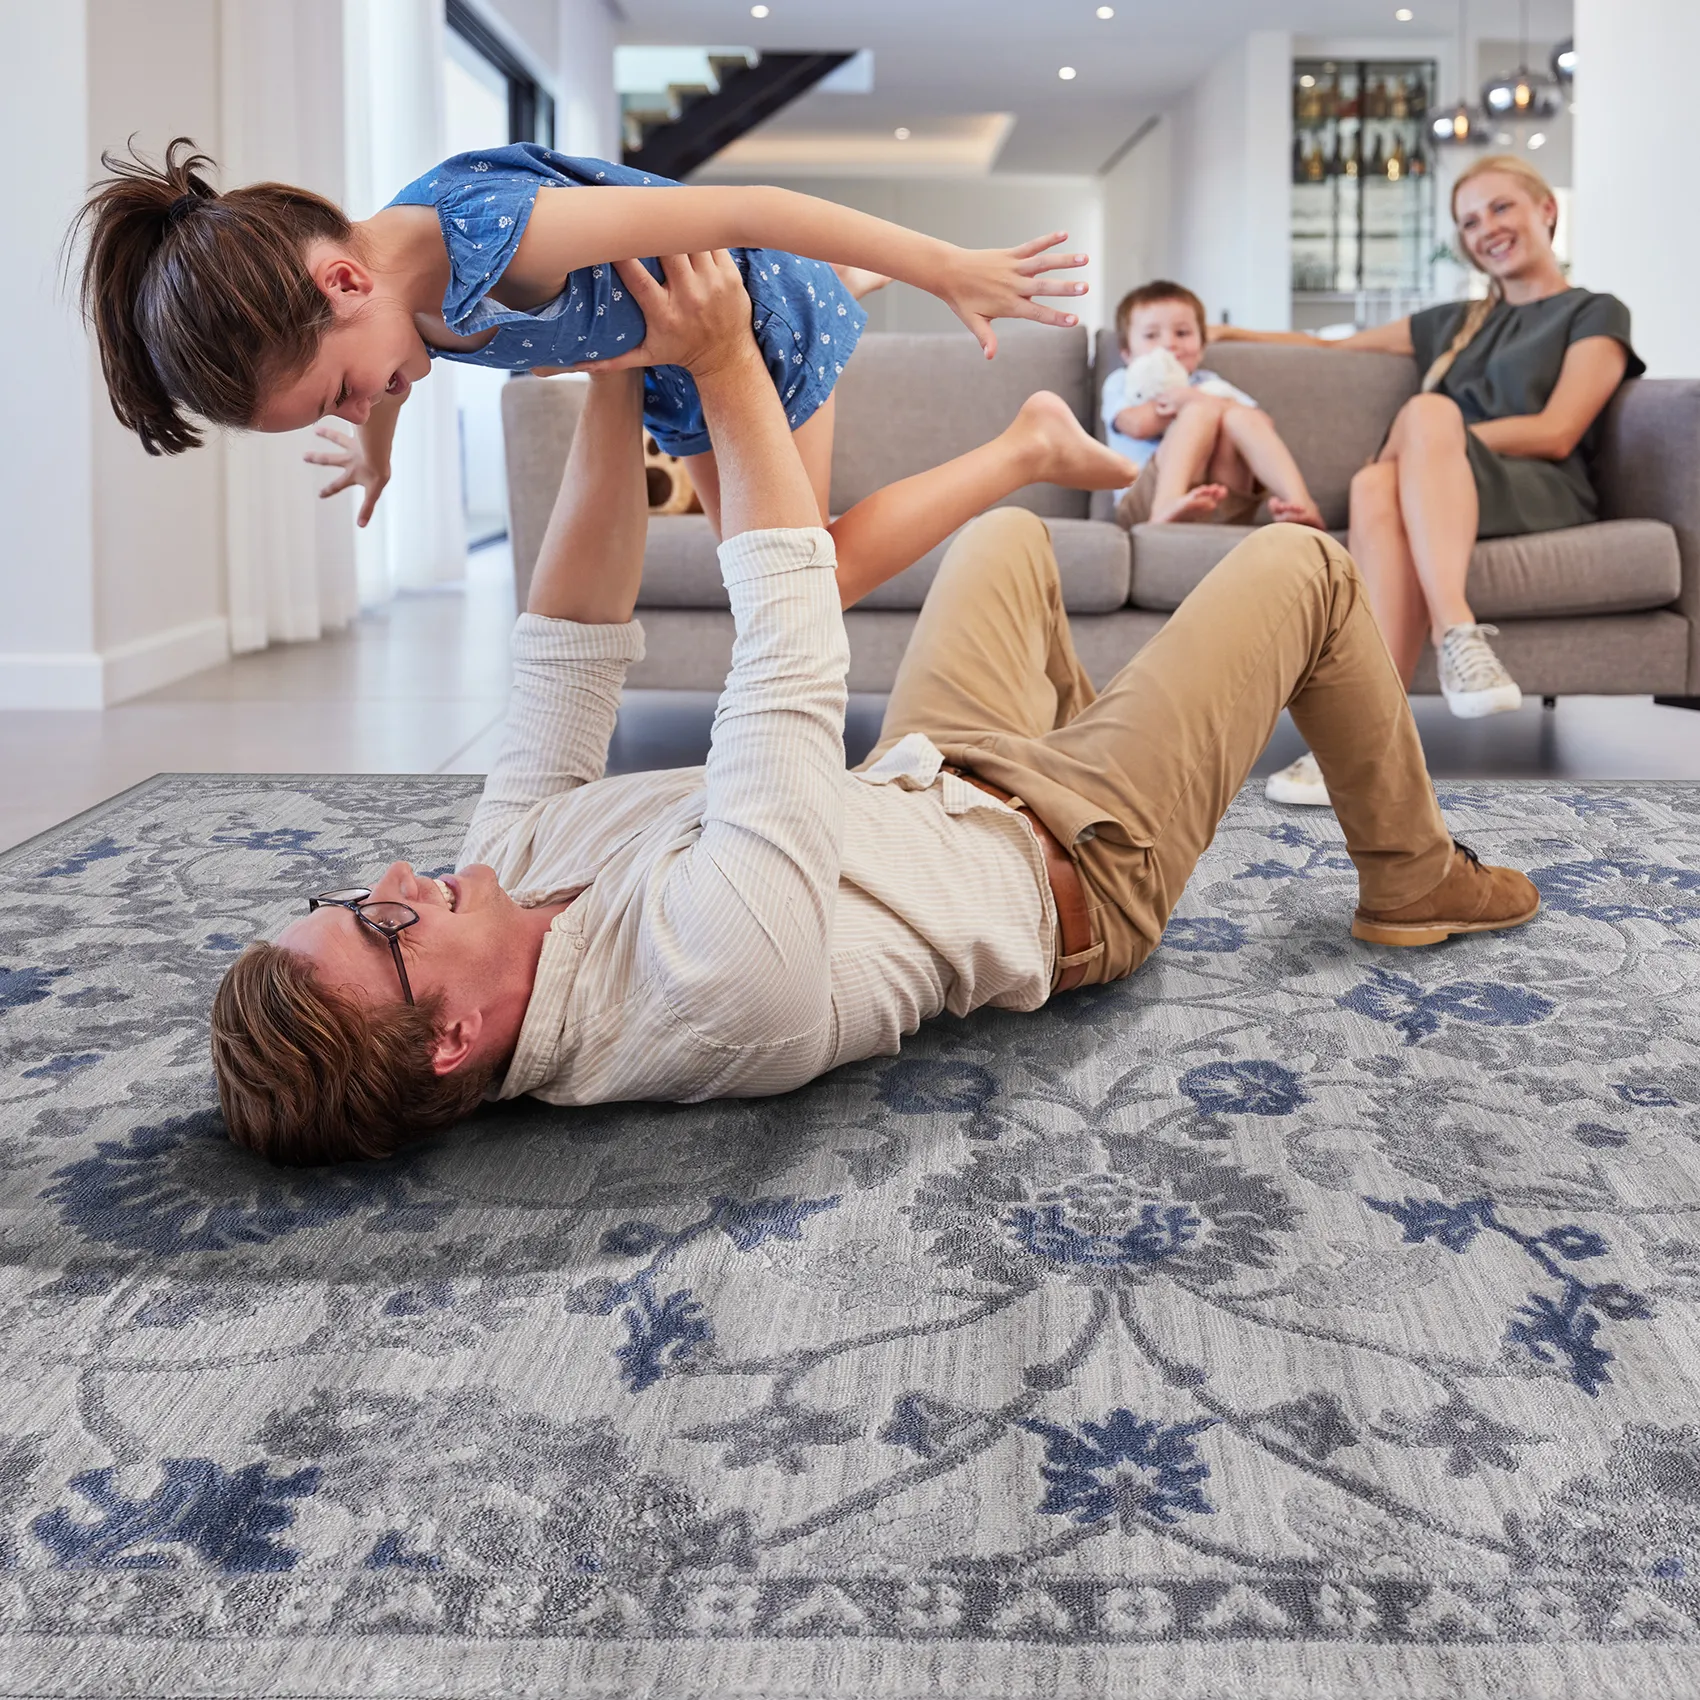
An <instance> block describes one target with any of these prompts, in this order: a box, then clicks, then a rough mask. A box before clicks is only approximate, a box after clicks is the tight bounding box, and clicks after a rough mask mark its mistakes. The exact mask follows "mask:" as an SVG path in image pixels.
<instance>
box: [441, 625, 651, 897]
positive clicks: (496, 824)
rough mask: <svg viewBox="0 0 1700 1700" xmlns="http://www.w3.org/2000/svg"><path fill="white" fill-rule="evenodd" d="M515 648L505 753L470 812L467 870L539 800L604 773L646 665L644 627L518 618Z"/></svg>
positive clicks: (465, 854) (464, 858)
mask: <svg viewBox="0 0 1700 1700" xmlns="http://www.w3.org/2000/svg"><path fill="white" fill-rule="evenodd" d="M512 648H513V662H514V678H513V685H512V687H511V688H510V690H509V693H508V712H507V719H506V722H505V724H504V729H503V738H502V747H501V753H500V754H499V755H498V756H497V757H496V761H495V764H494V766H492V767H491V769H490V776H489V778H488V779H486V780H485V782H484V792H483V795H482V796H481V797H480V798H479V800H478V807H477V809H476V810H475V811H474V812H473V816H472V824H471V826H470V827H469V828H468V830H467V839H466V845H465V847H464V849H463V851H462V853H461V861H462V863H463V864H464V863H466V862H472V861H480V860H484V859H485V858H486V857H487V856H488V855H489V853H490V850H491V847H492V846H494V845H495V844H497V843H498V842H500V840H501V839H502V837H503V836H504V834H505V833H506V832H507V831H508V830H509V829H510V828H511V827H512V826H513V825H514V824H515V823H516V822H517V821H518V820H520V819H521V818H522V817H523V816H524V815H526V814H527V813H528V812H529V811H530V810H531V809H533V808H534V807H535V806H536V805H537V804H538V803H540V802H543V801H545V800H546V799H548V798H550V797H553V796H558V795H559V794H560V793H561V792H563V791H570V790H573V789H574V788H576V787H577V786H580V785H585V784H588V783H589V782H590V781H592V780H595V779H600V778H601V777H602V774H603V772H604V770H605V769H606V767H607V765H608V743H609V740H610V739H611V738H612V737H613V735H614V721H615V719H616V717H617V716H618V714H619V710H620V693H621V691H622V689H623V688H624V686H625V682H626V672H627V670H628V669H629V668H630V667H631V665H632V663H633V662H634V661H641V660H642V659H643V627H642V626H641V625H639V624H638V622H637V621H636V620H629V621H626V622H624V623H622V624H619V625H580V624H579V623H578V622H577V621H576V620H553V619H550V618H548V617H547V616H545V615H542V614H521V615H520V617H519V619H518V620H517V621H516V622H515V624H514V631H513V641H512Z"/></svg>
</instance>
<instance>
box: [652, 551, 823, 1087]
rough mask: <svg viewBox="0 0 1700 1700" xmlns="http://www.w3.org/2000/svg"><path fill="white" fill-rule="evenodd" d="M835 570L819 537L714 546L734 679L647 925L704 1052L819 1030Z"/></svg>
mask: <svg viewBox="0 0 1700 1700" xmlns="http://www.w3.org/2000/svg"><path fill="white" fill-rule="evenodd" d="M836 565H837V557H836V553H835V551H834V548H833V543H832V538H831V536H830V535H829V534H828V533H827V532H825V531H824V530H822V529H820V528H818V527H810V528H804V529H797V530H783V531H754V532H746V533H744V534H742V535H740V536H737V537H734V538H731V539H730V540H729V541H728V542H726V543H724V544H722V545H721V548H720V566H721V576H722V578H723V579H724V581H725V583H726V588H727V593H728V596H729V598H730V600H731V604H732V614H733V618H734V620H735V622H736V625H737V638H736V641H735V643H734V645H733V650H732V671H731V674H730V676H729V677H728V679H727V682H726V689H725V691H724V692H723V693H722V695H721V698H720V703H719V707H718V708H717V710H716V712H715V717H714V730H713V734H712V740H711V743H710V748H709V755H708V762H707V765H706V767H705V769H704V787H705V793H706V797H705V802H704V807H703V814H702V828H701V833H700V835H699V836H698V838H697V840H696V842H695V843H694V844H693V845H692V846H690V847H689V849H688V850H687V851H686V852H685V853H684V854H682V855H681V856H679V857H678V858H676V859H675V861H674V862H673V864H672V866H671V867H670V868H669V870H668V872H667V875H666V879H665V884H664V887H663V889H662V891H661V893H660V894H659V896H660V901H659V903H658V904H657V905H655V907H654V909H653V910H652V912H651V915H650V936H651V943H652V947H653V948H654V950H655V951H656V953H657V956H658V959H659V961H658V966H659V968H660V970H661V976H662V983H663V984H664V986H665V988H666V994H665V995H666V997H667V1001H668V1003H669V1005H670V1007H671V1008H672V1009H673V1010H674V1012H675V1014H676V1015H677V1016H678V1017H679V1019H680V1020H682V1021H684V1022H686V1023H687V1024H688V1025H689V1026H690V1027H691V1029H692V1030H693V1031H694V1032H696V1033H698V1034H699V1035H700V1036H702V1037H704V1038H707V1039H709V1040H711V1041H713V1042H715V1043H718V1044H725V1045H737V1046H740V1047H743V1046H758V1047H761V1046H769V1047H783V1046H786V1045H791V1044H795V1043H796V1042H797V1041H798V1040H800V1039H803V1038H806V1037H808V1036H810V1035H814V1036H816V1037H818V1036H819V1035H820V1034H821V1033H823V1032H824V1030H825V1029H826V1027H827V1026H828V1024H829V1023H830V1019H831V985H830V981H831V974H830V949H831V935H832V919H833V910H834V904H835V901H836V897H837V892H838V881H839V873H840V864H841V860H842V846H843V836H844V788H845V784H846V779H845V769H844V709H845V700H846V693H845V676H846V673H847V672H848V669H849V664H850V646H849V642H848V639H847V638H846V636H845V632H844V618H843V614H842V612H841V610H840V607H839V598H838V581H837V577H836V572H835V568H836ZM807 1052H808V1047H807V1046H803V1047H799V1055H798V1063H799V1067H800V1068H801V1067H804V1066H805V1062H804V1056H805V1054H806V1053H807ZM808 1066H812V1065H808ZM801 1078H807V1075H806V1074H805V1075H803V1076H801Z"/></svg>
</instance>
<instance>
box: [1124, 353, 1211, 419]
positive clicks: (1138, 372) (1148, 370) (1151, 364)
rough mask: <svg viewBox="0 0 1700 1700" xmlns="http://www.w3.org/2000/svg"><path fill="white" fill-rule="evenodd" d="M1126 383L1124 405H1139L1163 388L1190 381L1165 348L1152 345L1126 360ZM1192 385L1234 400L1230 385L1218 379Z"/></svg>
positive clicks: (1205, 391)
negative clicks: (1151, 347)
mask: <svg viewBox="0 0 1700 1700" xmlns="http://www.w3.org/2000/svg"><path fill="white" fill-rule="evenodd" d="M1126 382H1127V405H1128V406H1129V407H1140V406H1142V405H1143V404H1144V403H1145V402H1148V401H1155V400H1156V399H1157V397H1158V396H1160V395H1161V394H1162V393H1163V392H1164V390H1172V389H1175V388H1177V387H1185V386H1186V385H1187V384H1188V383H1190V382H1191V380H1190V379H1189V378H1188V376H1187V370H1186V367H1184V366H1183V365H1182V364H1181V363H1180V361H1178V360H1177V359H1176V358H1175V357H1174V355H1172V354H1171V353H1170V352H1169V351H1168V349H1166V348H1153V349H1152V350H1151V351H1150V352H1149V353H1148V354H1141V355H1140V356H1139V358H1138V359H1136V360H1130V361H1129V362H1128V364H1127V380H1126ZM1192 387H1193V388H1194V389H1197V390H1202V391H1203V392H1204V393H1205V394H1206V395H1219V396H1224V397H1226V398H1227V399H1228V400H1230V401H1234V400H1237V399H1238V397H1237V395H1236V394H1235V391H1234V387H1233V385H1232V384H1228V383H1224V382H1223V381H1222V380H1221V379H1220V378H1206V379H1205V380H1204V382H1203V383H1201V384H1193V386H1192Z"/></svg>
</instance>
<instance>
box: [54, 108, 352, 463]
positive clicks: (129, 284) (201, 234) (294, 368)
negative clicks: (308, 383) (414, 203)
mask: <svg viewBox="0 0 1700 1700" xmlns="http://www.w3.org/2000/svg"><path fill="white" fill-rule="evenodd" d="M194 146H195V144H194V143H193V142H192V141H190V139H189V138H188V137H187V136H179V137H178V138H177V139H176V140H175V141H174V142H172V144H171V145H170V146H169V147H168V148H167V149H166V150H165V162H164V164H163V165H153V164H150V163H149V162H148V161H147V160H145V159H143V158H141V157H140V156H139V155H137V154H136V153H135V152H134V151H133V150H132V152H131V153H130V154H129V155H128V157H125V158H120V157H118V156H116V155H113V154H109V153H103V154H102V155H101V156H100V162H101V164H102V165H104V166H105V167H106V169H107V170H108V171H110V172H111V173H112V175H111V176H110V177H107V178H103V179H102V180H101V181H100V182H98V183H96V184H95V185H94V186H93V187H92V188H91V189H90V191H89V196H88V199H87V200H86V201H84V203H83V207H82V210H81V212H79V213H78V214H77V217H76V221H75V223H73V225H72V226H71V234H72V237H73V238H74V237H75V236H76V235H77V234H78V233H79V232H82V231H86V232H87V234H88V252H87V254H86V255H85V256H84V259H83V281H82V302H83V314H84V316H85V317H86V318H87V319H88V320H89V322H90V323H91V324H92V325H93V326H94V332H95V340H96V342H97V343H98V344H99V347H100V367H101V371H102V372H103V373H104V374H105V376H106V390H107V394H108V395H109V396H110V397H111V400H112V411H113V412H114V413H116V414H117V415H118V420H119V423H120V424H122V425H124V426H127V427H128V428H129V429H130V430H132V431H134V432H135V433H136V435H137V436H139V437H140V438H141V440H142V447H143V448H144V449H146V450H147V451H148V453H149V454H151V455H159V454H166V455H174V454H181V453H182V452H183V450H184V449H192V448H195V447H196V446H197V445H198V444H199V443H200V442H201V433H200V432H199V431H198V430H197V429H196V427H195V425H194V424H193V423H192V421H191V420H190V419H189V417H188V415H189V414H191V413H193V414H198V415H199V416H200V417H201V418H202V419H206V420H210V421H211V422H212V423H213V424H215V425H230V426H234V427H236V428H238V429H241V428H243V427H246V426H248V425H251V424H252V423H253V419H254V415H255V414H256V413H257V412H258V411H259V408H260V403H261V401H262V400H263V398H264V394H265V391H266V389H267V388H268V387H269V386H270V385H272V384H274V383H276V382H278V381H279V380H281V379H288V378H290V377H292V376H294V375H295V374H296V373H297V372H299V371H301V370H303V369H304V368H305V367H306V366H308V365H309V364H310V363H311V361H312V359H313V356H314V355H315V354H316V353H317V352H318V347H319V341H320V339H321V338H322V337H323V336H324V334H325V332H326V331H327V330H329V329H330V327H331V324H332V314H331V306H330V302H329V301H328V300H327V299H326V298H325V294H324V292H323V291H322V290H321V289H320V288H319V286H318V285H317V284H316V283H314V281H313V278H312V275H311V274H310V273H309V272H308V270H307V264H306V258H305V256H306V251H307V245H308V244H309V243H310V242H312V241H313V240H314V239H315V238H316V237H325V238H327V239H329V240H331V241H333V242H352V241H353V239H354V229H353V226H352V225H350V224H349V222H348V219H347V218H346V217H345V216H344V214H343V212H342V209H341V208H340V207H338V206H335V205H333V204H332V203H331V202H330V201H327V200H325V199H324V197H323V196H320V195H315V194H313V193H312V192H311V191H310V190H307V189H295V188H291V187H290V185H289V184H287V183H254V184H251V185H249V187H248V188H246V189H232V190H230V191H229V192H228V193H227V194H222V195H221V194H220V193H219V192H218V191H217V190H216V189H214V188H213V186H212V185H211V184H210V183H209V182H208V181H207V179H206V178H205V177H204V176H203V175H202V168H203V167H205V168H208V169H210V168H211V167H212V163H213V162H212V161H211V160H210V159H208V158H207V156H206V155H205V154H200V153H196V152H195V151H194Z"/></svg>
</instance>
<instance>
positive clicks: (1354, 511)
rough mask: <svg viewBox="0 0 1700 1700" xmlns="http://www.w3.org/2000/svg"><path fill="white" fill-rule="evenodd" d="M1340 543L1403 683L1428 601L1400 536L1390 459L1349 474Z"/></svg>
mask: <svg viewBox="0 0 1700 1700" xmlns="http://www.w3.org/2000/svg"><path fill="white" fill-rule="evenodd" d="M1346 547H1347V548H1348V549H1349V550H1350V551H1351V555H1352V559H1353V560H1354V561H1356V562H1357V564H1358V570H1359V571H1360V572H1361V573H1362V574H1363V576H1364V583H1365V584H1366V585H1367V586H1368V587H1369V605H1370V609H1371V611H1372V612H1373V613H1374V615H1375V623H1376V624H1377V625H1378V626H1379V627H1380V628H1381V635H1382V637H1383V638H1385V639H1386V641H1387V648H1388V651H1389V652H1390V653H1391V655H1392V657H1393V665H1394V666H1395V667H1396V668H1398V670H1399V677H1400V679H1402V680H1403V681H1404V683H1405V684H1406V685H1407V686H1409V685H1410V682H1411V675H1412V674H1413V673H1415V672H1416V670H1417V662H1418V660H1419V659H1420V658H1421V656H1422V652H1423V643H1424V641H1425V640H1426V639H1427V637H1428V623H1429V621H1428V603H1427V601H1426V600H1425V599H1424V596H1423V587H1422V581H1421V580H1420V579H1419V578H1418V577H1417V564H1416V562H1415V561H1414V560H1412V558H1411V548H1410V544H1409V543H1408V542H1407V540H1406V537H1405V518H1404V515H1403V513H1402V512H1401V510H1400V501H1399V469H1398V467H1397V466H1396V465H1395V464H1394V463H1393V462H1392V461H1388V460H1382V461H1376V462H1375V463H1374V464H1373V465H1371V466H1366V467H1363V468H1362V469H1360V470H1359V471H1358V472H1356V473H1355V474H1353V477H1352V495H1351V527H1350V530H1349V531H1348V532H1347V536H1346Z"/></svg>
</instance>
